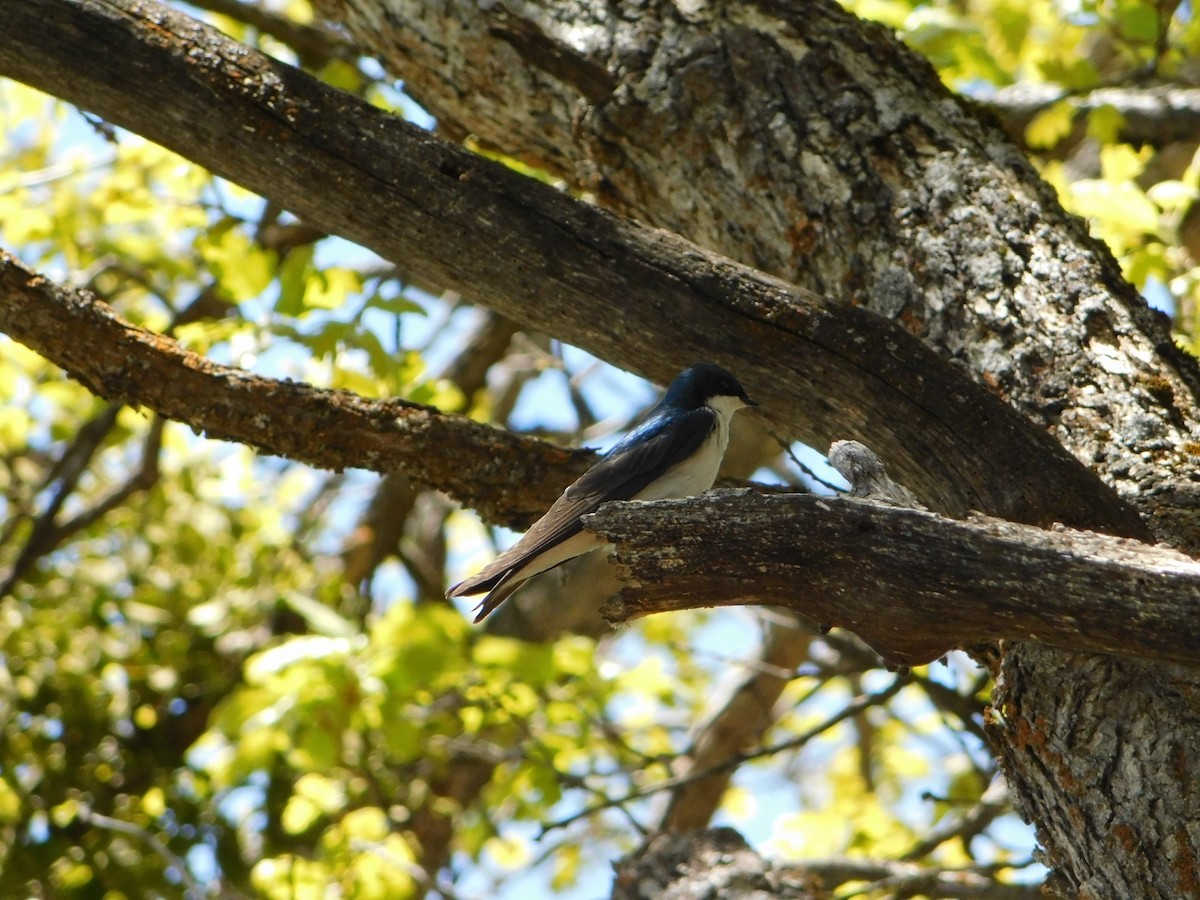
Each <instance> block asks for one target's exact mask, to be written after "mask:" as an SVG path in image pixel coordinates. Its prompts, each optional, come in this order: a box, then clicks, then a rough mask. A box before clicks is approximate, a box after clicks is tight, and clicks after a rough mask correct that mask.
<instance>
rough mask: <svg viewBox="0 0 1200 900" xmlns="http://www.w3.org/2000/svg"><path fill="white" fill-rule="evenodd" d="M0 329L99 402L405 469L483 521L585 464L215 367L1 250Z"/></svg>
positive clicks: (480, 428) (523, 511) (419, 409)
mask: <svg viewBox="0 0 1200 900" xmlns="http://www.w3.org/2000/svg"><path fill="white" fill-rule="evenodd" d="M0 331H3V332H4V333H6V334H8V335H9V336H10V337H12V338H13V339H14V340H17V341H20V342H21V343H23V344H25V345H26V346H27V347H29V348H30V349H31V350H33V351H35V352H36V353H40V354H42V355H43V356H45V357H46V358H47V359H49V360H51V361H53V362H54V363H56V364H57V365H59V366H61V367H62V368H64V369H66V370H67V372H68V373H69V374H70V375H71V376H72V377H73V378H75V379H76V380H78V381H80V382H82V383H83V384H84V385H85V386H86V387H87V388H88V389H89V390H91V391H92V392H93V393H95V394H96V395H98V396H101V397H105V398H107V399H109V400H114V401H118V402H121V403H128V404H130V405H132V406H142V407H147V408H149V409H152V410H154V411H155V412H157V413H159V414H161V415H163V416H166V417H167V418H170V419H174V420H175V421H178V422H183V423H185V424H187V425H190V426H192V427H193V428H194V429H196V430H197V431H204V432H205V433H206V434H207V435H208V436H209V437H215V438H220V439H224V440H232V441H238V442H241V443H244V444H248V445H250V446H252V447H255V448H257V449H258V450H260V451H261V452H263V453H268V454H273V455H276V456H286V457H288V458H289V459H294V460H298V461H300V462H304V463H307V464H309V465H312V466H318V467H321V468H326V469H344V468H350V467H359V468H368V469H373V470H375V471H378V472H398V471H404V472H407V473H408V474H409V475H410V476H411V477H412V478H414V479H415V480H417V481H419V482H421V483H422V484H424V485H426V486H428V487H432V488H436V489H438V490H441V491H444V492H446V493H447V494H449V495H451V496H452V497H455V498H456V499H459V500H461V501H463V502H466V503H469V504H471V505H472V506H474V507H476V508H477V509H479V510H480V511H481V512H482V513H483V514H484V515H485V516H487V517H488V518H490V519H492V520H494V521H500V522H510V523H513V524H521V523H525V524H528V522H529V521H530V520H531V518H532V517H534V516H536V515H537V514H539V513H540V511H541V510H543V509H544V508H545V507H546V506H547V505H548V504H549V502H550V501H551V500H552V499H553V497H554V496H555V495H556V494H557V493H558V491H560V490H561V489H562V488H563V486H564V484H565V483H566V482H567V481H569V480H570V479H571V478H572V477H574V476H576V475H578V474H579V473H580V472H581V471H582V470H583V469H584V468H585V467H586V466H587V464H588V463H589V462H590V461H591V460H592V459H593V456H592V454H591V453H589V452H586V451H570V450H563V449H562V448H560V447H556V446H554V445H553V444H550V443H548V442H546V441H539V440H534V439H531V438H526V437H521V436H519V435H516V434H512V433H510V432H506V431H502V430H500V429H496V428H489V427H488V426H486V425H480V424H479V423H477V422H472V421H471V420H470V419H467V418H466V417H465V416H451V415H444V414H442V413H440V412H438V411H437V410H435V409H431V408H430V407H427V406H421V405H419V404H415V403H406V402H404V401H402V400H365V399H363V398H362V397H359V396H357V395H355V394H351V393H349V392H347V391H330V390H321V389H319V388H313V387H310V386H308V385H305V384H298V383H296V382H291V381H278V380H276V379H272V378H263V377H260V376H257V375H254V374H252V373H250V372H247V371H245V370H243V369H238V368H235V367H233V366H223V365H218V364H217V363H213V362H210V361H209V360H207V359H204V358H203V357H201V356H198V355H197V354H195V353H192V352H190V351H187V350H184V349H183V348H181V347H180V346H179V345H178V344H177V343H176V342H175V341H174V340H172V339H171V338H168V337H164V336H163V335H160V334H155V333H154V332H151V331H147V330H146V329H144V328H139V327H137V326H135V325H132V324H130V323H129V322H126V321H125V320H123V319H121V318H120V317H119V316H118V315H117V314H116V313H115V312H114V311H113V310H112V308H111V307H109V306H108V305H107V304H105V303H103V302H101V301H100V300H98V299H96V298H95V297H94V296H92V295H91V294H89V293H87V292H86V291H73V290H66V289H63V288H59V287H56V286H55V285H53V284H51V283H50V282H49V281H47V280H46V279H45V278H42V277H41V276H39V275H37V274H36V273H35V272H33V271H32V270H30V269H28V268H27V267H26V266H24V265H23V264H22V263H21V262H20V261H18V260H17V259H16V258H14V257H13V256H11V255H9V254H7V253H5V252H3V251H0ZM447 447H453V448H454V453H453V454H450V453H447V452H446V448H447Z"/></svg>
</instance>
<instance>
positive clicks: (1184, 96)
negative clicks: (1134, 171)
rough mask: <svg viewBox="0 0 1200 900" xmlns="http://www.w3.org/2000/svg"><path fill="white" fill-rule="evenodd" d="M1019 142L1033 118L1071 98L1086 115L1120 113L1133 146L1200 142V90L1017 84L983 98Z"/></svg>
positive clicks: (1124, 134) (1125, 135)
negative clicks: (1072, 90) (1106, 110)
mask: <svg viewBox="0 0 1200 900" xmlns="http://www.w3.org/2000/svg"><path fill="white" fill-rule="evenodd" d="M981 99H982V101H983V103H984V104H985V105H986V106H988V107H989V108H991V109H992V110H993V111H994V112H995V113H996V114H997V115H998V116H1000V118H1001V119H1002V120H1003V122H1004V128H1005V130H1006V131H1007V132H1008V133H1009V135H1010V136H1011V137H1012V138H1013V140H1015V141H1016V142H1017V143H1019V144H1024V143H1025V129H1026V128H1027V127H1028V126H1029V123H1030V122H1032V121H1033V118H1034V116H1036V115H1037V114H1038V113H1040V112H1041V111H1042V110H1044V109H1047V108H1049V107H1050V106H1052V105H1054V104H1055V103H1057V102H1058V101H1060V100H1064V99H1065V100H1066V101H1067V102H1069V103H1070V104H1071V106H1072V108H1073V109H1074V110H1075V111H1076V113H1077V115H1079V116H1083V115H1086V114H1087V113H1090V112H1092V111H1093V110H1097V109H1100V108H1102V107H1106V106H1107V107H1111V108H1112V109H1114V110H1116V111H1117V112H1118V113H1120V114H1121V118H1122V122H1121V128H1120V136H1121V139H1122V140H1124V141H1128V142H1129V143H1132V144H1150V145H1152V146H1156V147H1162V146H1165V145H1167V144H1170V143H1173V142H1176V141H1185V142H1190V143H1197V142H1200V89H1197V88H1191V87H1179V86H1175V85H1157V86H1154V87H1146V88H1131V87H1111V88H1099V89H1097V90H1094V91H1089V92H1088V93H1086V94H1074V95H1073V94H1069V93H1067V92H1066V91H1064V90H1063V89H1062V88H1060V87H1057V86H1056V85H1053V84H1015V85H1011V86H1009V87H1005V88H1001V89H1000V90H997V91H996V92H995V93H992V94H990V95H986V96H984V97H983V98H981Z"/></svg>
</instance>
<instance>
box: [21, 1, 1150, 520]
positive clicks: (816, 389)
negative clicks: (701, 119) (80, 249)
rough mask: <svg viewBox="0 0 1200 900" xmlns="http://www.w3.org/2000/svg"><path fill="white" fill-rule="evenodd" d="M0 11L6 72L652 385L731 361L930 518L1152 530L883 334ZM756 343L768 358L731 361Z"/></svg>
mask: <svg viewBox="0 0 1200 900" xmlns="http://www.w3.org/2000/svg"><path fill="white" fill-rule="evenodd" d="M5 13H6V22H5V29H4V31H3V33H0V72H3V73H5V74H8V75H11V76H12V77H15V78H18V79H20V80H22V81H25V82H27V83H29V84H32V85H34V86H36V87H39V88H41V89H43V90H47V91H50V92H51V93H54V94H56V95H58V96H60V97H63V98H65V99H68V100H70V101H71V102H74V103H77V104H79V105H81V106H83V107H85V108H88V109H91V110H93V111H95V112H96V113H98V114H100V115H103V116H105V117H106V118H109V119H110V120H112V121H113V122H115V123H117V124H119V125H122V126H124V127H127V128H131V129H133V130H135V131H137V132H139V133H141V134H143V135H144V136H146V137H148V138H150V139H152V140H156V141H158V142H160V143H162V144H163V145H165V146H167V147H170V148H172V149H175V150H177V151H178V152H180V153H183V154H184V155H186V156H187V157H188V158H189V159H192V160H194V161H196V162H198V163H200V164H202V165H205V166H207V167H209V168H211V169H212V170H213V171H214V172H217V173H218V174H220V175H223V176H225V177H227V178H230V179H232V180H234V181H236V182H238V183H240V184H242V185H244V186H246V187H247V188H249V189H251V190H254V191H257V192H259V193H262V194H263V195H264V196H268V197H270V198H272V199H274V200H277V201H279V202H280V203H282V204H283V205H285V206H287V207H288V208H289V209H291V210H292V211H293V212H295V213H296V214H298V215H300V216H301V217H303V218H305V219H306V220H308V221H309V222H311V223H312V224H314V225H316V226H318V227H320V228H323V229H326V230H328V231H330V232H332V233H336V234H340V235H342V236H344V237H347V238H349V239H351V240H354V241H357V242H359V243H361V244H363V245H365V246H368V247H371V248H373V249H375V250H377V251H378V252H379V253H381V254H382V255H384V256H386V257H389V258H391V259H398V260H403V261H404V263H405V265H406V268H408V269H411V270H412V271H413V272H414V273H415V274H417V275H418V276H419V277H421V278H424V279H426V280H428V281H430V282H431V283H435V284H441V285H444V286H446V287H449V288H453V289H455V290H458V291H460V292H462V293H463V294H465V295H467V296H471V297H475V298H479V299H481V300H485V301H486V302H487V303H488V305H489V306H492V307H493V308H495V309H497V310H499V311H500V312H502V313H504V314H506V315H509V316H511V317H512V318H514V319H517V320H519V321H522V322H524V323H526V324H530V325H532V326H534V327H537V328H539V329H542V330H546V331H549V332H552V333H554V334H555V335H556V336H558V337H560V338H562V339H563V340H566V341H569V342H571V343H575V344H578V345H580V346H583V347H585V348H587V349H589V350H591V351H593V352H595V353H597V354H598V355H600V356H602V357H603V358H605V359H608V360H610V361H612V362H614V363H616V364H618V365H621V366H624V367H626V368H629V369H631V370H634V371H638V372H641V373H643V374H647V375H649V376H651V377H655V378H657V379H659V380H661V381H665V380H667V379H668V378H669V377H670V376H671V375H673V374H674V372H675V371H676V370H677V369H679V368H681V367H682V366H683V365H685V364H687V363H690V362H693V361H695V360H696V359H699V358H708V359H712V360H714V361H716V362H722V363H725V364H726V365H729V366H732V367H733V368H735V369H736V370H737V373H738V376H739V378H740V379H741V380H742V381H743V383H745V384H746V385H747V387H748V388H749V389H750V391H751V393H752V394H754V395H755V396H756V398H757V399H758V400H759V401H760V402H762V403H763V404H764V406H765V407H766V408H768V409H770V411H771V416H772V417H773V418H774V419H775V420H776V421H777V422H779V423H783V424H784V425H785V426H786V427H785V428H784V430H785V431H786V432H787V433H788V434H789V435H791V436H800V437H804V438H805V439H807V440H809V441H810V442H811V441H813V440H822V439H825V438H826V437H828V435H823V434H822V433H821V432H823V431H825V430H827V429H830V428H832V427H834V426H832V425H831V423H834V422H836V423H837V426H836V427H837V428H838V429H839V430H841V431H843V432H846V431H848V432H849V433H851V434H859V435H864V434H867V433H868V432H869V433H871V434H872V436H873V437H872V440H874V441H875V442H876V444H877V446H879V447H880V449H881V450H883V451H884V452H885V453H886V455H887V456H888V457H889V459H892V460H893V461H894V465H895V466H896V468H897V469H898V471H899V472H900V473H901V474H902V475H903V477H904V480H905V482H906V483H907V484H908V485H910V486H911V487H912V488H913V489H914V490H915V491H917V492H918V493H919V494H920V495H921V497H922V499H924V500H925V501H926V502H929V503H930V504H931V505H932V506H934V507H936V508H939V509H946V510H948V511H952V512H962V511H965V510H966V509H969V508H978V509H984V510H986V511H988V512H991V513H995V514H998V515H1003V516H1005V517H1008V518H1013V519H1016V520H1018V521H1031V522H1047V523H1048V522H1049V521H1050V520H1051V519H1052V518H1058V519H1061V520H1066V521H1068V522H1070V524H1073V525H1076V526H1080V527H1111V528H1113V529H1115V530H1118V531H1121V532H1122V533H1127V534H1144V533H1145V532H1144V529H1143V526H1142V524H1141V522H1140V520H1139V519H1138V518H1137V516H1136V515H1134V514H1133V513H1132V512H1131V511H1130V510H1129V509H1128V508H1127V507H1126V506H1125V505H1124V504H1123V503H1121V502H1120V501H1118V499H1117V498H1116V496H1115V495H1114V494H1113V493H1112V492H1111V490H1110V489H1108V488H1105V487H1103V486H1102V485H1101V483H1100V482H1099V481H1098V480H1097V479H1096V478H1095V477H1093V476H1092V475H1091V474H1090V473H1089V472H1087V470H1085V469H1084V468H1083V467H1082V466H1081V465H1080V464H1079V463H1078V462H1077V461H1076V460H1074V459H1073V458H1072V457H1071V456H1070V455H1069V454H1068V453H1066V451H1064V450H1063V448H1062V447H1061V446H1060V445H1058V444H1057V443H1056V442H1055V441H1054V440H1053V439H1052V438H1051V437H1050V436H1049V435H1048V434H1047V433H1046V432H1045V431H1043V430H1041V429H1040V428H1038V427H1036V426H1032V425H1030V423H1028V422H1027V421H1025V420H1024V419H1023V418H1022V417H1021V416H1020V415H1019V414H1018V413H1017V412H1015V411H1014V410H1013V409H1011V408H1009V407H1008V406H1007V405H1006V404H1005V403H1003V402H1002V401H1000V400H999V399H998V398H997V397H995V396H994V395H992V394H990V393H989V392H988V391H986V390H985V389H984V388H982V387H980V386H978V385H976V384H974V383H972V382H970V381H969V380H968V379H966V378H965V377H963V376H962V375H961V374H960V373H959V372H958V371H956V370H955V369H954V368H953V367H951V366H950V365H949V364H948V363H946V362H945V361H943V360H941V359H939V358H938V357H937V356H936V355H935V354H934V353H933V352H932V351H930V350H928V349H926V348H925V347H924V346H923V345H922V344H921V343H920V342H919V341H918V340H917V339H915V338H914V337H913V336H912V335H910V334H908V333H907V332H906V331H904V330H903V329H902V328H900V327H899V326H897V325H894V324H893V323H891V322H889V321H886V320H884V319H882V318H880V317H878V316H875V315H873V314H870V313H867V312H865V311H863V310H860V309H855V308H852V307H846V306H841V305H839V304H835V303H832V302H830V301H827V300H825V299H824V298H822V297H819V296H817V295H815V294H811V293H809V292H806V291H803V290H800V289H797V288H793V287H791V286H789V285H786V284H784V283H783V282H780V281H778V280H776V279H773V278H770V277H767V276H764V275H762V274H760V273H757V272H755V271H754V270H752V269H748V268H746V267H744V266H740V265H738V264H735V263H733V262H731V261H730V260H727V259H724V258H722V257H719V256H716V255H715V254H712V253H709V252H707V251H704V250H702V249H700V248H698V247H696V246H695V245H692V244H690V243H688V242H687V241H684V240H682V239H680V238H678V237H676V236H674V235H670V234H667V233H664V232H659V231H654V230H652V229H648V228H646V227H644V226H640V225H637V224H635V223H632V222H628V221H624V220H620V219H617V218H615V217H613V216H611V215H609V214H606V213H604V212H603V211H602V210H599V209H597V208H595V207H592V206H589V205H587V204H584V203H580V202H577V201H575V200H573V199H572V198H570V197H568V196H566V195H565V194H563V193H561V192H558V191H555V190H553V189H552V188H550V187H548V186H546V185H542V184H539V183H536V182H534V181H532V180H531V179H528V178H524V177H522V176H519V175H517V174H516V173H514V172H512V171H511V170H508V169H505V168H504V167H502V166H499V165H497V164H495V163H492V162H490V161H488V160H485V159H482V158H480V157H476V156H473V155H471V154H469V153H467V152H465V151H463V150H462V149H461V148H458V147H455V146H452V145H450V144H447V143H446V142H443V141H439V140H437V139H436V138H434V137H433V136H431V135H429V134H428V133H426V132H422V131H420V130H419V129H416V128H414V127H412V126H410V125H408V124H407V123H405V122H403V121H402V120H400V119H399V118H397V117H395V116H391V115H388V114H387V113H384V112H382V111H380V110H377V109H374V108H372V107H370V106H369V105H367V104H365V103H363V102H361V101H359V100H358V99H356V98H354V97H351V96H348V95H346V94H344V93H342V92H339V91H336V90H333V89H332V88H329V87H328V86H326V85H323V84H321V83H319V82H317V81H316V80H315V79H312V78H310V77H309V76H307V75H306V74H304V73H303V72H300V71H298V70H296V69H294V68H291V67H289V66H286V65H283V64H281V63H279V62H276V61H274V60H271V59H269V58H267V57H264V56H262V55H260V54H257V53H255V52H253V51H252V50H249V49H248V48H246V47H244V46H242V45H239V44H236V43H235V42H232V41H230V40H228V39H226V38H224V37H223V36H221V35H220V34H218V33H216V32H215V31H213V30H212V29H209V28H207V27H205V26H203V25H201V24H200V23H197V22H195V21H194V20H191V19H189V18H188V17H186V16H183V15H181V14H179V13H177V12H175V11H173V10H169V9H167V8H165V7H163V6H161V5H159V4H156V3H153V2H150V0H10V2H9V3H8V4H7V5H6V10H5ZM98 45H99V46H104V47H105V48H106V52H105V53H103V54H96V53H95V52H94V50H95V48H96V46H98ZM322 188H323V189H322ZM614 305H616V306H618V307H619V311H620V312H619V314H614V313H613V311H612V310H611V307H613V306H614ZM601 309H603V310H605V313H604V314H597V310H601ZM668 338H669V340H668ZM764 343H769V344H770V345H771V346H772V347H773V352H772V354H771V355H770V358H765V357H764V358H761V359H759V358H758V357H752V356H750V355H748V354H744V353H741V352H740V351H739V350H738V349H737V348H741V347H753V346H761V345H763V344H764ZM782 361H787V363H786V364H783V363H782ZM297 458H299V457H297ZM360 464H366V465H373V464H372V462H371V460H370V458H369V456H368V459H367V460H366V461H365V463H360ZM520 477H521V476H520V475H516V478H518V479H519V478H520ZM458 496H461V497H465V496H466V494H463V493H461V492H460V493H459V494H458ZM1051 505H1052V506H1053V510H1054V511H1053V514H1052V513H1051Z"/></svg>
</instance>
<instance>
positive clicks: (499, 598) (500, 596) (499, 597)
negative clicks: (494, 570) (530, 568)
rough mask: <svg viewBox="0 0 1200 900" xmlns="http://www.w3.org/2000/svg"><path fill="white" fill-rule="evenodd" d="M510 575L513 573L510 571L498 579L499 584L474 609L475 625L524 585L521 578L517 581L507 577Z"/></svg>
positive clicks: (523, 580)
mask: <svg viewBox="0 0 1200 900" xmlns="http://www.w3.org/2000/svg"><path fill="white" fill-rule="evenodd" d="M512 574H513V573H512V572H511V571H509V572H508V573H506V574H505V576H504V577H503V578H501V579H500V581H499V583H498V584H497V585H496V586H495V587H494V588H492V590H491V591H490V592H489V593H488V595H487V596H486V597H484V598H483V599H482V600H481V601H480V602H479V605H478V606H476V607H475V609H476V613H477V614H476V616H475V624H476V625H478V624H479V623H480V622H482V621H483V620H484V619H486V618H487V616H488V614H489V613H490V612H491V611H492V610H493V609H495V608H496V607H497V606H499V605H500V604H501V603H503V602H504V601H505V600H507V599H508V598H509V597H510V596H511V595H512V594H513V592H514V591H516V589H517V588H519V587H520V586H521V585H523V584H524V583H525V579H523V578H522V579H520V580H517V579H515V578H511V577H509V576H511V575H512Z"/></svg>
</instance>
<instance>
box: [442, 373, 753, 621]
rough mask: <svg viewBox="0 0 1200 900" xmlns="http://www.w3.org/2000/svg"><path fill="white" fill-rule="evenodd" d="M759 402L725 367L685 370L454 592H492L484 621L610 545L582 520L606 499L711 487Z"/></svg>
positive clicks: (482, 609) (482, 611)
mask: <svg viewBox="0 0 1200 900" xmlns="http://www.w3.org/2000/svg"><path fill="white" fill-rule="evenodd" d="M756 405H757V404H756V403H754V401H752V400H751V399H750V398H749V397H747V396H746V391H745V389H744V388H743V387H742V386H741V385H740V384H739V383H738V380H737V379H736V378H734V377H733V376H732V375H730V374H729V373H728V372H726V371H725V370H724V369H722V368H721V367H720V366H716V365H713V364H712V363H697V364H696V365H694V366H689V367H688V368H686V369H684V370H683V371H682V372H680V373H679V375H678V377H677V378H676V379H675V380H674V381H672V382H671V386H670V387H668V388H667V392H666V394H665V395H664V396H663V398H662V400H661V401H660V402H659V404H658V405H657V406H656V407H654V409H652V410H651V411H650V412H649V414H648V415H647V416H646V418H645V419H644V420H642V422H641V423H640V424H639V425H638V426H637V427H636V428H634V429H633V430H632V431H631V432H629V434H627V435H625V437H624V438H622V439H621V440H620V441H619V442H618V443H617V444H616V445H615V446H614V447H613V448H612V449H611V450H609V451H608V453H607V454H605V455H604V457H603V458H601V460H600V461H599V462H597V463H596V465H594V466H592V468H590V469H588V470H587V471H586V472H584V473H583V475H581V476H580V477H579V480H578V481H576V482H575V483H574V484H572V485H571V486H570V487H569V488H567V489H566V490H565V491H564V492H563V495H562V496H561V497H559V498H558V499H557V500H556V501H554V505H553V506H551V507H550V509H549V510H548V511H547V512H546V514H545V515H544V516H542V517H541V518H540V519H538V520H537V522H535V523H534V524H533V527H532V528H530V529H529V530H528V531H527V532H525V535H524V536H523V537H522V538H521V539H520V540H519V541H517V543H516V544H514V545H513V546H512V547H511V548H509V549H508V550H506V551H504V552H503V553H501V554H500V555H499V556H498V557H496V559H495V560H494V561H493V562H492V563H491V565H489V566H488V567H487V568H486V569H484V570H483V571H482V572H480V573H479V574H478V575H474V576H472V577H470V578H468V579H467V580H466V581H463V582H460V583H459V584H456V585H455V586H454V587H452V588H450V590H449V591H447V592H446V596H447V597H463V596H469V595H471V594H481V593H483V592H484V591H487V596H486V597H484V598H483V601H482V602H481V603H480V604H479V606H478V607H476V608H477V609H478V610H479V615H477V616H476V617H475V621H476V622H480V621H482V620H483V618H484V616H486V615H487V614H488V613H490V612H491V611H492V610H493V609H495V608H496V607H497V606H499V605H500V604H501V603H503V602H504V601H505V600H506V599H507V598H508V597H509V595H510V594H512V593H513V592H514V591H515V590H516V589H517V588H519V587H520V586H521V585H522V584H524V583H525V581H526V580H527V579H529V578H532V577H533V576H534V575H537V574H540V573H541V572H545V571H547V570H548V569H552V568H554V567H555V566H557V565H559V564H560V563H564V562H566V561H567V560H568V559H571V558H573V557H576V556H579V555H581V554H583V553H588V552H590V551H592V550H595V549H597V548H599V547H601V546H603V544H604V542H603V541H602V540H600V538H597V537H595V536H594V535H591V534H588V533H587V532H585V531H584V530H583V524H582V523H581V521H580V520H581V519H582V517H583V516H586V515H587V514H588V513H592V512H595V511H596V509H597V508H598V507H599V506H600V504H602V503H607V502H608V501H610V500H665V499H667V498H670V497H690V496H692V495H694V494H700V493H703V492H704V491H707V490H708V489H709V488H711V487H712V486H713V482H714V481H716V478H717V469H718V467H719V466H720V465H721V458H722V457H723V456H724V455H725V448H726V446H727V445H728V444H729V420H730V419H731V418H733V414H734V413H735V412H737V411H738V410H739V409H741V408H742V407H743V406H756Z"/></svg>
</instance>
